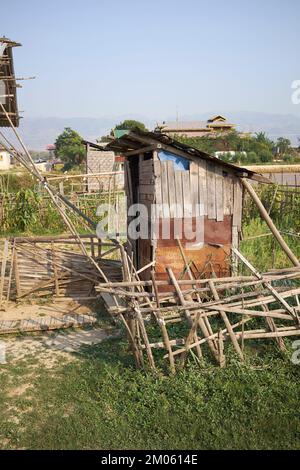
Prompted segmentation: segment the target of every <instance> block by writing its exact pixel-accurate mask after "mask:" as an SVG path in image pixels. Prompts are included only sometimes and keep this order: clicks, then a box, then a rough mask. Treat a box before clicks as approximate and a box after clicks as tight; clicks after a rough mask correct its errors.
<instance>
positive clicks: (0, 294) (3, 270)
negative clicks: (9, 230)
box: [0, 239, 9, 308]
mask: <svg viewBox="0 0 300 470" xmlns="http://www.w3.org/2000/svg"><path fill="white" fill-rule="evenodd" d="M8 250H9V242H8V240H7V239H6V240H4V248H3V254H2V263H1V277H0V308H1V307H2V298H3V296H4V283H5V273H6V265H7V259H8Z"/></svg>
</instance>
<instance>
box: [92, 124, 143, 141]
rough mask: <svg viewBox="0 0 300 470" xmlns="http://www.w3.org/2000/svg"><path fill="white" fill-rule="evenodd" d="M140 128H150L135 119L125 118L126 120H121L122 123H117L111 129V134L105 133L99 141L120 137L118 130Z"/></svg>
mask: <svg viewBox="0 0 300 470" xmlns="http://www.w3.org/2000/svg"><path fill="white" fill-rule="evenodd" d="M135 128H138V129H140V130H141V131H147V130H148V129H147V128H146V126H145V124H144V123H142V122H140V121H136V120H134V119H125V121H122V122H120V124H117V125H116V126H115V127H114V128H113V129H111V131H110V134H109V135H104V136H102V137H101V138H100V139H99V142H111V140H112V139H114V138H116V137H118V135H116V134H118V132H117V131H130V130H132V129H135Z"/></svg>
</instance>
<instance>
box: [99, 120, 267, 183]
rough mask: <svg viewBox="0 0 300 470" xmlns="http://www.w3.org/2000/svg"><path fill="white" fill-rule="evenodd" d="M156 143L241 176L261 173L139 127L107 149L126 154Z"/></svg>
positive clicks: (113, 142)
mask: <svg viewBox="0 0 300 470" xmlns="http://www.w3.org/2000/svg"><path fill="white" fill-rule="evenodd" d="M155 143H157V144H163V145H167V146H168V148H169V149H170V151H171V149H172V148H174V149H177V150H180V151H181V152H184V153H185V155H186V157H187V158H188V157H189V156H190V157H198V158H201V159H203V160H207V161H211V162H213V163H215V164H217V165H220V166H222V167H224V168H227V169H228V170H229V169H230V170H231V171H234V172H235V173H237V174H240V175H241V176H247V177H249V178H253V179H258V178H257V177H259V175H258V174H256V173H255V172H254V171H251V170H249V169H247V168H243V167H240V166H236V165H233V164H231V163H227V162H223V161H222V160H219V159H218V158H216V157H213V156H212V155H209V154H208V153H205V152H202V151H201V150H199V149H196V148H194V147H191V146H189V145H186V144H183V143H181V142H178V141H176V140H174V139H172V138H171V137H170V136H169V135H166V134H162V133H158V132H145V131H141V130H140V129H138V128H135V129H133V130H132V131H130V132H129V133H128V134H127V135H125V136H122V137H120V138H119V139H115V140H113V141H112V142H110V143H109V144H108V145H107V147H106V149H105V150H114V151H118V152H121V153H124V154H126V153H128V152H131V151H132V150H139V149H142V148H143V147H146V146H147V145H152V144H155ZM133 158H134V157H133ZM254 176H257V177H256V178H254ZM259 180H260V181H263V180H265V182H270V181H268V180H267V179H264V178H260V177H259Z"/></svg>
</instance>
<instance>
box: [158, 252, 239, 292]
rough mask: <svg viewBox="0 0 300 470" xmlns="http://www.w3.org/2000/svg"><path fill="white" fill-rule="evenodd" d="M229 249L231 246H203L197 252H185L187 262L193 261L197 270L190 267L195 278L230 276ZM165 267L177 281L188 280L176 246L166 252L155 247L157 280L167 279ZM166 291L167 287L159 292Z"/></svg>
mask: <svg viewBox="0 0 300 470" xmlns="http://www.w3.org/2000/svg"><path fill="white" fill-rule="evenodd" d="M230 249H231V245H225V246H222V247H215V246H210V245H204V247H203V248H201V249H200V250H198V251H195V250H192V251H188V250H185V254H186V258H187V260H188V262H190V261H193V262H194V263H195V265H196V267H197V269H198V271H197V270H196V268H195V267H193V266H192V270H193V273H194V274H195V276H196V277H212V276H213V275H214V274H216V275H217V276H218V277H224V276H228V275H230V262H229V261H230ZM166 267H170V268H172V270H173V272H174V274H175V275H176V277H177V278H178V279H179V278H183V279H188V277H187V275H183V273H184V270H185V266H184V263H183V260H182V257H181V254H180V251H179V248H178V246H177V247H176V246H174V247H173V248H172V249H168V250H166V249H165V248H164V247H160V246H158V247H157V249H156V266H155V274H156V278H157V279H158V280H163V279H168V275H167V273H166ZM167 290H170V289H169V287H167V288H165V287H162V288H161V292H164V291H167Z"/></svg>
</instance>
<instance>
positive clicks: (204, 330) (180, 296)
mask: <svg viewBox="0 0 300 470" xmlns="http://www.w3.org/2000/svg"><path fill="white" fill-rule="evenodd" d="M167 273H168V275H169V277H170V280H171V282H172V284H173V286H174V288H175V290H176V293H177V295H178V299H179V301H180V303H181V305H182V306H183V307H184V312H185V315H186V318H187V320H188V322H189V324H191V323H192V319H191V315H190V311H189V307H188V305H187V302H186V300H185V298H184V297H183V294H182V292H181V290H180V287H179V285H178V283H177V280H176V277H175V275H174V273H173V271H172V269H171V268H167ZM199 307H200V308H202V305H201V306H198V309H199ZM199 326H200V328H201V331H202V333H203V335H204V336H205V338H207V343H208V346H209V348H210V350H211V352H212V354H213V356H214V357H215V359H216V361H219V354H218V351H217V349H216V348H215V345H214V343H213V341H212V340H211V339H208V338H209V337H210V335H209V332H208V330H207V328H206V325H205V323H204V320H203V318H202V317H201V316H199ZM195 336H196V333H195ZM195 339H196V341H195V344H199V343H198V339H197V338H195ZM186 352H187V350H186V349H185V350H184V360H185V356H186ZM173 355H174V353H173Z"/></svg>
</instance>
